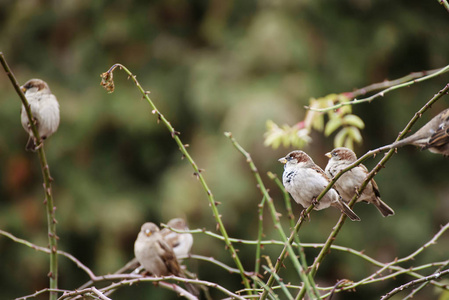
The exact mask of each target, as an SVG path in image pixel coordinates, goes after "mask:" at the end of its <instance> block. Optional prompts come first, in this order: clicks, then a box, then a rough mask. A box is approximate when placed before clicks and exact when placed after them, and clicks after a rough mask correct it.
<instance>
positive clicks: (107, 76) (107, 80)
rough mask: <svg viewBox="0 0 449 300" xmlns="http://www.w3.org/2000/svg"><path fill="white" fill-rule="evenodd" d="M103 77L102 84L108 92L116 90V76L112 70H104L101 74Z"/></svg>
mask: <svg viewBox="0 0 449 300" xmlns="http://www.w3.org/2000/svg"><path fill="white" fill-rule="evenodd" d="M100 77H101V82H100V84H101V86H102V87H104V88H105V89H106V91H108V93H112V92H114V89H115V86H114V76H113V73H112V72H104V73H103V74H101V75H100Z"/></svg>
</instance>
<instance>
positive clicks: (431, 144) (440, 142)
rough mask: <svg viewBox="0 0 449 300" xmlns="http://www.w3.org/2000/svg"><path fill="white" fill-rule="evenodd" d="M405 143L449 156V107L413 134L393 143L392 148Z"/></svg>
mask: <svg viewBox="0 0 449 300" xmlns="http://www.w3.org/2000/svg"><path fill="white" fill-rule="evenodd" d="M405 145H415V146H418V147H421V149H422V150H429V151H430V152H433V153H439V154H443V155H444V156H449V108H447V109H445V110H443V111H442V112H440V113H439V114H438V115H436V116H435V117H434V118H433V119H432V120H430V121H429V122H427V123H426V124H425V125H424V126H423V127H421V128H420V129H418V131H417V132H415V133H414V134H412V135H411V136H409V137H406V138H405V139H402V140H400V141H397V142H395V143H393V144H391V145H390V148H399V147H402V146H405Z"/></svg>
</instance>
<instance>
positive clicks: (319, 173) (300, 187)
mask: <svg viewBox="0 0 449 300" xmlns="http://www.w3.org/2000/svg"><path fill="white" fill-rule="evenodd" d="M279 161H280V162H281V163H283V164H285V166H284V174H283V175H282V183H283V184H284V187H285V189H286V190H287V192H289V193H290V195H292V197H293V199H294V200H295V202H296V203H298V204H301V205H302V206H303V207H304V208H306V207H308V206H310V205H311V204H312V203H315V200H316V198H317V197H318V196H319V194H320V193H321V192H322V191H323V190H324V188H325V187H326V186H327V185H328V184H329V182H330V179H329V177H328V176H327V175H326V173H324V171H323V170H322V169H321V168H320V167H319V166H318V165H316V164H315V163H314V162H313V160H312V159H311V158H310V156H308V155H307V154H306V153H305V152H303V151H300V150H296V151H292V152H290V153H289V154H287V155H286V156H285V157H282V158H280V159H279ZM329 206H334V207H336V208H338V209H340V210H341V212H342V213H344V214H345V215H347V216H348V217H349V218H350V219H351V220H352V221H360V218H359V217H358V216H357V215H356V214H355V213H354V212H353V211H352V210H351V208H349V206H347V205H346V203H344V202H343V200H342V199H341V197H340V195H339V194H338V192H337V191H336V190H335V189H334V188H331V189H329V191H327V193H326V194H325V195H324V197H323V198H321V200H320V201H319V202H318V203H316V205H315V207H314V209H315V210H321V209H324V208H328V207H329Z"/></svg>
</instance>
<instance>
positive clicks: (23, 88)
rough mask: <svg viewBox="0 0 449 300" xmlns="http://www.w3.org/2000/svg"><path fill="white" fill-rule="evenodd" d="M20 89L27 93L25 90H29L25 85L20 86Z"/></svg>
mask: <svg viewBox="0 0 449 300" xmlns="http://www.w3.org/2000/svg"><path fill="white" fill-rule="evenodd" d="M20 89H21V90H22V92H23V93H24V94H25V92H26V91H27V89H26V88H25V87H23V86H21V87H20Z"/></svg>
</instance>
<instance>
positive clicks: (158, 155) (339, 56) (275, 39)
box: [0, 0, 449, 299]
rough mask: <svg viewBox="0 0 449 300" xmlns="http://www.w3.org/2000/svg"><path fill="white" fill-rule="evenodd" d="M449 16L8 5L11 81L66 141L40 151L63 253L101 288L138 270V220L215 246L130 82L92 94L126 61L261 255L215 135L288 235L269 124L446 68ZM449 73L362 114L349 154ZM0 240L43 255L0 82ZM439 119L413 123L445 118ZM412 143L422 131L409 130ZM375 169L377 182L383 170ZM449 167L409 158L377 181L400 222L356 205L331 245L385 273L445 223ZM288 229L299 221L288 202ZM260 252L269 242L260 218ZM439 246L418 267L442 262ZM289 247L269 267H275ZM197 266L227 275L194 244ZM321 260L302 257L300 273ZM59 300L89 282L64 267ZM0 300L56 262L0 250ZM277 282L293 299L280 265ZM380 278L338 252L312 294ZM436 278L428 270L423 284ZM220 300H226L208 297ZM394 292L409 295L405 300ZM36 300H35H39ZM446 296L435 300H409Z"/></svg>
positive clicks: (35, 180)
mask: <svg viewBox="0 0 449 300" xmlns="http://www.w3.org/2000/svg"><path fill="white" fill-rule="evenodd" d="M448 26H449V14H448V12H447V11H445V10H444V8H443V7H442V6H440V5H439V4H438V2H437V1H435V0H434V1H419V0H414V1H410V0H407V1H405V0H402V1H370V0H344V1H311V0H301V1H293V0H276V1H275V0H259V1H256V0H248V1H220V0H209V1H207V0H206V1H198V0H191V1H183V0H165V1H138V0H127V1H86V0H84V1H37V0H34V1H33V0H28V1H25V0H18V1H12V0H2V1H0V51H2V52H3V53H4V54H5V56H6V58H7V60H8V62H9V64H10V66H11V67H12V69H13V71H14V73H15V75H16V77H17V79H18V80H19V82H20V83H24V82H25V81H26V80H28V79H30V78H35V77H37V78H41V79H43V80H45V81H47V82H48V83H49V85H50V87H51V90H52V92H53V93H54V94H55V95H56V96H57V98H58V99H59V101H60V106H61V120H62V121H61V125H60V127H59V130H58V132H57V133H56V134H55V135H54V136H53V137H51V138H50V139H49V140H48V142H46V143H45V149H46V154H47V158H48V161H49V165H50V170H51V173H52V176H53V177H54V179H55V181H54V183H53V193H54V198H55V202H56V206H57V212H56V215H57V219H58V226H57V233H58V236H59V237H60V240H59V248H60V249H62V250H65V251H68V252H70V253H71V254H73V255H74V256H76V257H77V258H78V259H80V260H81V261H82V262H83V263H84V264H86V265H87V266H89V267H90V268H92V270H93V271H94V272H95V273H96V274H106V273H112V272H114V271H115V270H117V269H118V268H120V267H121V266H123V265H124V264H125V263H126V262H127V261H128V260H129V259H131V258H132V257H133V243H134V240H135V238H136V235H137V232H138V230H139V228H140V225H141V224H142V223H143V222H145V221H153V222H156V223H160V222H166V221H167V220H169V219H170V218H173V217H184V218H186V219H187V220H188V222H189V224H190V227H191V228H206V229H209V230H212V231H214V230H215V222H214V219H213V217H212V213H211V210H210V208H209V206H208V202H207V198H206V194H205V192H204V190H202V188H201V186H200V184H199V182H198V181H197V180H196V178H195V177H194V176H193V170H192V168H191V166H190V165H189V164H188V162H187V161H186V160H182V159H181V153H180V152H179V150H178V148H177V146H176V144H175V143H174V141H173V140H172V139H171V137H170V134H169V132H168V131H167V130H166V129H165V127H164V126H162V125H160V124H157V122H156V117H155V116H154V115H152V114H151V109H150V107H149V105H148V103H146V102H145V101H143V100H142V99H141V95H140V94H139V92H138V90H137V89H136V88H135V86H134V85H133V83H132V82H131V81H129V80H127V78H126V75H125V74H124V73H120V72H116V73H115V80H116V82H115V83H116V91H115V92H114V93H112V94H108V93H106V91H105V90H104V89H103V88H102V87H101V86H100V85H99V83H100V77H99V75H100V74H101V73H102V72H105V71H106V70H107V69H108V68H109V67H110V66H111V65H112V64H114V63H116V62H120V63H122V64H124V65H125V66H127V67H128V68H129V69H130V70H131V71H132V72H133V73H134V74H136V75H137V78H138V80H139V81H140V83H141V84H142V86H143V87H144V88H145V89H147V90H150V91H151V98H152V100H153V101H154V102H155V104H156V105H157V106H158V108H159V110H160V111H161V112H162V113H163V114H164V115H165V116H166V117H167V118H168V119H169V120H170V121H171V124H172V125H173V126H174V127H175V129H176V130H178V131H180V132H181V136H180V137H181V139H182V140H183V142H184V143H188V144H190V147H189V148H188V150H189V151H190V153H191V155H192V156H193V158H194V159H195V161H196V162H197V164H198V165H199V166H200V167H201V168H203V169H205V171H204V173H203V174H204V176H205V178H206V180H207V182H208V184H209V185H210V188H211V190H212V192H213V194H214V195H215V197H216V200H217V201H220V202H221V203H222V204H221V205H220V206H219V209H220V213H221V214H222V216H223V221H224V223H225V226H226V228H227V229H228V232H229V234H230V235H231V236H233V237H240V238H246V239H255V238H256V234H257V226H256V224H257V216H256V214H257V205H258V203H259V202H260V201H261V194H260V192H259V191H258V189H257V188H256V184H255V180H254V178H253V176H252V174H251V172H250V170H249V168H248V166H247V164H246V162H245V159H244V158H243V157H242V156H241V154H240V153H238V152H237V151H236V150H235V149H234V148H233V147H232V145H231V143H230V142H229V140H228V139H227V138H226V137H224V135H223V132H225V131H231V132H232V133H233V135H234V136H235V137H236V138H237V140H238V141H239V142H240V143H241V144H242V146H243V147H244V148H245V149H246V150H247V151H248V152H250V153H251V155H252V157H253V159H254V161H255V163H256V165H257V167H258V169H259V171H260V173H261V174H262V176H263V180H264V182H265V184H266V185H267V186H268V187H269V188H270V190H271V195H272V196H273V198H274V200H275V203H276V205H277V207H278V209H279V211H280V212H281V213H283V214H284V217H283V222H284V224H285V229H286V230H287V229H288V222H287V221H288V220H287V218H286V217H285V209H284V207H283V202H282V194H281V193H280V191H279V189H278V188H277V187H276V185H275V184H274V183H273V182H272V181H271V180H270V179H268V177H267V176H266V172H268V171H271V172H273V173H276V174H278V175H279V176H281V174H282V171H283V168H282V165H280V164H279V163H278V162H277V159H278V158H279V157H281V156H283V155H285V154H286V153H287V152H289V151H291V150H293V149H291V148H289V149H285V148H280V149H276V150H274V149H271V148H268V147H265V146H263V134H264V132H265V130H266V127H265V124H266V121H267V120H269V119H270V120H273V121H275V122H276V123H278V124H284V123H286V124H290V125H293V124H295V123H297V122H299V121H301V120H302V119H303V117H304V114H305V110H304V108H303V106H304V105H307V104H308V101H309V99H310V98H311V97H322V96H325V95H327V94H329V93H340V92H346V91H351V90H353V89H355V88H360V87H363V86H366V85H369V84H371V83H375V82H380V81H383V80H384V79H394V78H398V77H401V76H404V75H406V74H408V73H410V72H413V71H420V70H428V69H434V68H439V67H443V66H445V65H447V64H448V62H449V42H448V41H449V36H448V32H449V31H448V28H449V27H448ZM448 81H449V76H448V75H447V74H445V75H442V76H440V77H438V78H435V79H432V80H430V81H426V82H423V83H419V84H416V85H413V86H411V87H409V88H404V89H400V90H397V91H395V92H392V93H389V94H387V95H386V96H385V97H384V98H382V99H377V100H376V101H374V102H372V103H370V104H363V105H358V106H356V107H354V113H355V114H357V115H359V116H360V117H362V118H363V120H364V121H365V123H366V128H365V129H364V130H363V131H362V135H363V139H364V141H363V144H362V145H357V147H356V149H355V151H356V153H357V154H358V155H361V154H363V153H365V152H366V151H368V150H370V149H373V148H377V147H379V146H382V145H384V144H387V143H390V142H392V141H393V140H394V139H395V138H396V136H397V134H398V132H399V131H400V130H401V129H402V128H403V127H404V126H405V124H406V123H407V122H408V120H409V119H410V118H411V117H412V116H413V113H414V112H415V111H417V110H418V109H419V108H420V107H421V106H422V105H423V104H424V103H425V102H426V101H427V100H428V99H430V98H431V97H432V96H433V95H434V94H435V93H436V92H438V91H439V90H440V89H441V88H442V87H443V86H444V85H445V84H446V83H447V82H448ZM0 91H1V93H0V94H1V98H0V104H1V109H0V166H1V167H0V184H1V186H0V228H1V229H3V230H7V231H9V232H11V233H13V234H14V235H16V236H18V237H21V238H24V239H27V240H30V241H32V242H33V243H36V244H38V245H41V246H45V245H47V230H46V215H45V209H44V206H43V204H42V202H43V199H44V194H43V190H42V176H41V173H40V169H39V164H38V158H37V156H36V155H35V154H32V153H27V152H25V151H24V147H25V143H26V140H27V135H26V133H25V132H24V130H23V128H22V127H21V124H20V120H19V111H20V101H19V98H18V96H17V95H16V94H15V92H14V90H13V88H12V86H11V84H10V82H9V80H8V78H7V77H6V75H5V74H4V73H3V74H0ZM448 103H449V99H448V97H447V96H446V97H443V98H442V99H441V100H440V101H439V102H438V103H436V104H435V105H434V106H433V107H432V109H431V110H430V111H428V113H426V115H424V116H423V120H421V121H420V123H419V124H418V125H422V124H423V123H424V122H425V121H427V120H429V119H430V117H431V116H433V115H435V114H437V113H438V112H439V111H441V110H442V109H444V108H446V107H447V106H448ZM415 129H416V127H415ZM312 138H313V141H312V143H311V144H310V145H309V146H307V147H306V148H305V149H304V150H305V151H306V152H307V153H309V154H310V155H311V156H312V157H313V158H314V160H315V161H316V162H317V163H318V164H319V165H321V166H322V167H324V166H325V164H326V158H325V157H324V156H323V154H324V153H326V152H328V151H329V150H331V149H332V144H333V136H331V137H329V138H325V137H324V136H323V135H322V134H321V133H314V134H313V135H312ZM378 159H379V157H377V158H376V159H370V160H368V161H367V162H366V165H367V166H368V167H369V168H371V167H373V166H374V165H375V164H376V162H377V161H378ZM448 165H449V160H448V159H446V158H443V157H442V156H439V155H434V154H430V153H428V152H420V151H418V150H417V149H414V148H413V147H408V148H403V149H401V150H399V153H398V155H396V156H394V157H393V159H391V160H390V161H389V162H388V164H387V166H386V168H385V169H383V170H382V172H380V173H379V174H378V176H376V181H377V182H378V185H379V187H380V190H381V193H382V198H383V200H384V201H385V202H387V203H388V204H389V205H390V206H391V207H392V208H394V210H395V211H396V215H395V216H394V217H389V218H382V217H381V215H380V214H379V213H378V212H377V210H376V209H375V208H374V207H372V206H368V205H363V204H359V205H357V206H356V207H355V211H356V213H357V214H358V215H359V216H360V217H361V218H362V220H363V221H362V222H359V223H352V222H346V224H345V226H344V228H343V231H342V233H341V234H340V235H339V236H338V239H337V241H336V244H338V245H343V246H348V247H352V248H354V249H356V250H364V251H365V253H366V254H368V255H370V256H373V257H374V258H376V259H378V260H380V261H384V262H387V261H390V260H392V259H394V258H395V257H401V256H404V255H408V254H409V253H411V252H412V251H414V250H415V249H417V248H418V247H419V246H420V245H422V244H424V242H426V241H428V240H429V239H430V238H431V237H432V236H433V235H434V234H435V233H436V231H437V230H438V228H439V226H440V225H441V224H446V223H447V222H448V220H449V173H448ZM293 207H294V210H295V215H296V217H297V216H298V215H299V212H300V210H301V207H300V206H298V205H296V204H293ZM338 215H339V213H338V212H337V211H336V210H333V209H329V210H326V211H321V212H316V213H314V214H312V220H311V221H310V222H308V223H307V224H305V226H304V227H303V228H302V229H301V232H300V238H301V240H302V241H303V242H324V241H325V238H326V237H327V235H328V234H329V232H330V230H331V228H332V226H333V225H334V224H335V222H336V221H337V219H338ZM264 227H265V234H266V238H275V239H279V236H278V235H277V232H276V231H275V230H274V228H273V225H272V222H271V219H270V217H269V215H268V214H266V215H265V224H264ZM238 249H239V250H240V252H239V253H240V255H241V258H242V260H243V263H244V266H245V268H246V269H248V270H252V269H253V267H254V251H255V247H253V246H241V245H239V246H238ZM448 249H449V238H448V237H447V235H446V237H443V238H441V239H440V240H439V242H438V244H437V245H433V246H432V247H431V248H429V249H428V250H426V251H424V253H423V254H421V255H420V256H418V258H417V259H416V260H415V261H413V262H411V263H410V266H411V265H419V264H423V263H426V262H432V261H439V260H444V259H448V253H449V251H448ZM280 250H281V248H280V247H277V246H268V247H265V248H264V250H263V254H265V255H269V256H270V258H271V259H272V261H273V262H274V261H275V259H276V258H277V256H278V254H279V252H280ZM192 252H193V253H195V254H201V255H206V256H213V257H215V258H216V259H219V260H221V261H223V262H225V263H227V264H229V265H231V266H233V261H232V259H231V258H230V255H229V252H227V251H226V250H225V249H224V244H223V243H222V242H219V241H217V240H214V239H213V238H210V237H207V236H204V235H195V245H194V247H193V251H192ZM316 253H317V250H311V249H307V250H306V254H307V258H308V261H309V263H311V262H312V261H313V257H314V255H315V254H316ZM59 262H60V269H59V270H60V287H61V288H67V289H74V288H75V287H78V286H80V285H81V284H82V283H84V282H86V281H87V280H88V278H87V276H86V275H85V274H84V273H83V272H82V271H81V270H79V269H77V268H76V266H74V264H73V263H71V262H70V261H68V260H67V259H65V258H62V257H61V258H60V259H59ZM187 264H188V265H189V268H190V269H192V270H193V271H194V272H197V273H198V275H199V277H200V278H202V279H205V280H208V281H214V282H218V283H219V284H221V285H223V286H224V287H226V288H228V289H230V290H237V289H240V288H241V287H242V286H241V285H240V277H239V275H235V274H234V275H232V274H229V273H227V272H226V271H223V270H221V269H220V268H218V267H216V266H214V265H211V264H208V263H204V262H198V261H193V260H190V261H188V262H187ZM0 266H1V268H0V270H1V271H0V294H1V295H2V298H3V299H9V298H13V297H18V296H23V295H26V294H30V293H33V292H34V291H35V290H39V289H42V288H44V287H47V286H48V279H47V276H46V274H47V272H48V257H47V255H45V254H42V253H38V252H35V251H33V250H31V249H29V248H27V247H24V246H22V245H19V244H16V243H14V242H12V241H11V240H9V239H7V238H5V237H1V238H0ZM286 267H287V268H286V269H284V270H282V272H281V276H283V277H284V278H285V279H286V281H290V282H291V283H293V284H298V283H299V279H298V278H297V276H295V272H294V269H293V268H292V266H291V265H290V263H289V262H288V261H286ZM373 270H374V269H373V268H372V267H371V266H370V265H368V264H366V263H365V262H363V261H362V260H360V259H359V258H357V257H354V256H351V255H349V254H344V253H343V254H342V253H338V252H336V251H332V253H331V254H330V255H329V256H328V257H327V258H326V259H325V261H324V263H323V265H322V266H321V268H320V270H319V273H318V277H317V278H318V282H319V283H321V284H329V285H333V284H334V283H335V282H336V281H337V280H338V279H342V278H349V279H353V280H359V279H361V278H363V276H366V275H368V273H367V272H373ZM428 273H429V274H430V273H431V271H430V270H429V271H428ZM409 280H411V278H409V277H407V276H405V277H398V278H396V279H395V280H391V281H389V282H381V283H377V284H373V285H369V286H363V287H359V288H358V289H357V291H356V292H353V293H344V294H340V295H337V296H335V298H336V299H378V298H379V297H380V296H381V295H382V294H385V293H386V292H388V291H390V290H391V289H392V288H393V287H395V286H398V285H400V284H401V283H404V282H407V281H409ZM212 293H213V294H212V295H213V296H214V297H215V298H220V297H222V296H223V294H220V293H216V292H215V291H212ZM402 295H403V294H401V296H402ZM46 297H47V296H44V297H42V298H46ZM113 297H114V298H115V299H148V298H149V297H150V298H151V297H153V298H151V299H156V298H159V299H177V296H176V295H175V294H174V293H172V292H169V291H165V290H163V289H160V288H156V287H154V286H153V285H152V284H140V285H138V286H132V287H127V288H123V289H121V290H120V291H118V292H117V293H115V294H114V296H113ZM438 297H444V295H443V296H442V295H441V293H440V292H439V291H437V290H435V289H434V288H432V287H428V288H426V290H425V291H424V292H421V293H420V294H419V295H418V296H416V297H415V299H437V298H438ZM397 299H399V298H397Z"/></svg>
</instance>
